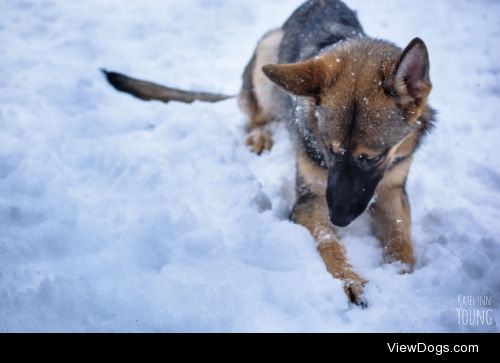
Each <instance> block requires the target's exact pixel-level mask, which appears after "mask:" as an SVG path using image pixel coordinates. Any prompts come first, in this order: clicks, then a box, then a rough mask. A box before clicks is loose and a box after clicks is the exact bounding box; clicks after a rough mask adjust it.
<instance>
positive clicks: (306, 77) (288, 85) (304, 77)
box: [262, 58, 328, 97]
mask: <svg viewBox="0 0 500 363" xmlns="http://www.w3.org/2000/svg"><path fill="white" fill-rule="evenodd" d="M262 71H263V72H264V73H265V75H266V76H267V77H268V78H269V79H270V80H271V81H273V82H274V83H276V84H277V85H278V86H280V87H281V88H283V89H284V90H285V91H288V92H290V93H293V94H294V95H297V96H305V97H317V96H318V95H319V94H320V92H321V88H322V87H323V85H324V83H325V80H326V78H327V76H328V74H327V73H328V66H327V64H326V61H325V60H324V59H321V58H317V59H312V60H308V61H305V62H300V63H293V64H269V65H267V66H264V67H263V68H262Z"/></svg>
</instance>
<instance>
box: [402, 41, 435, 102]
mask: <svg viewBox="0 0 500 363" xmlns="http://www.w3.org/2000/svg"><path fill="white" fill-rule="evenodd" d="M429 70H430V62H429V52H428V51H427V46H426V45H425V43H424V41H423V40H422V39H420V38H415V39H413V40H412V41H411V42H410V44H409V45H408V46H407V47H406V49H405V50H404V51H403V54H402V55H401V58H400V59H399V63H398V65H397V66H396V70H395V75H394V78H395V88H396V91H397V92H398V94H399V95H400V96H409V97H411V99H412V100H414V101H415V100H419V99H423V98H426V97H427V96H428V95H429V93H430V91H431V88H432V85H431V81H430V76H429Z"/></svg>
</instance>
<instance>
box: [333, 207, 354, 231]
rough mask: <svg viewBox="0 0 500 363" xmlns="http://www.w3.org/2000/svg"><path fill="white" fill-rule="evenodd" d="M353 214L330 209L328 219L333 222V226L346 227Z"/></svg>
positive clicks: (350, 221) (352, 218)
mask: <svg viewBox="0 0 500 363" xmlns="http://www.w3.org/2000/svg"><path fill="white" fill-rule="evenodd" d="M354 218H355V216H354V215H352V214H350V213H346V214H343V213H335V212H333V211H331V210H330V221H331V222H332V223H333V225H334V226H337V227H347V226H348V225H350V224H351V223H352V221H353V220H354Z"/></svg>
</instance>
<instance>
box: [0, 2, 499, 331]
mask: <svg viewBox="0 0 500 363" xmlns="http://www.w3.org/2000/svg"><path fill="white" fill-rule="evenodd" d="M300 3H301V0H274V1H270V0H266V1H264V0H262V1H260V0H259V1H255V0H185V1H177V0H148V1H143V0H128V1H121V0H106V1H101V0H85V1H64V0H0V331H153V332H159V331H162V332H168V331H182V332H184V331H208V332H211V331H348V332H356V331H404V332H406V331H429V332H438V331H458V332H461V331H473V332H476V331H499V329H500V310H499V308H500V305H499V304H500V223H499V222H500V162H499V156H498V147H499V142H500V108H499V105H500V86H499V84H500V63H499V61H498V59H499V57H500V49H499V47H500V45H499V43H498V39H499V37H500V22H499V17H498V14H500V2H499V1H495V0H489V1H488V0H483V1H468V0H446V1H445V0H440V1H435V0H419V1H413V2H409V1H406V0H384V1H369V0H348V1H347V3H348V4H349V5H350V6H351V7H353V8H355V9H357V10H358V12H359V16H360V19H361V22H362V23H363V25H364V27H365V30H366V31H367V33H368V34H370V35H372V36H375V37H380V38H384V39H389V40H392V41H394V42H396V43H397V44H399V45H400V46H405V45H406V44H407V43H408V42H409V41H410V40H411V39H412V38H413V37H414V36H420V37H422V38H423V39H424V40H425V41H426V42H427V44H428V46H429V50H430V54H431V58H432V79H433V82H434V91H433V94H432V104H433V105H434V107H435V108H437V109H438V110H439V112H440V113H439V118H438V121H439V122H438V127H437V128H436V129H435V131H434V132H433V134H432V135H431V136H430V137H429V138H428V139H427V142H426V143H425V144H424V145H423V147H422V148H421V150H420V151H419V153H418V156H417V157H416V160H415V163H414V167H413V169H412V172H411V176H410V179H409V195H410V199H411V203H412V213H413V219H414V224H413V238H414V244H415V249H416V256H417V261H418V265H417V270H416V271H415V273H414V274H412V275H399V274H398V273H397V269H396V268H395V267H394V266H390V265H384V264H382V253H381V248H380V246H379V244H378V242H377V241H376V240H375V239H374V238H373V237H371V235H370V234H369V231H368V229H367V228H366V227H365V226H364V225H363V221H361V222H359V223H357V224H356V225H355V226H354V227H353V228H352V229H351V230H350V231H348V232H346V233H345V236H344V239H343V241H344V243H345V245H346V247H347V249H348V253H349V256H350V258H351V260H352V262H353V264H354V266H355V268H356V269H357V270H358V271H359V272H360V273H361V274H362V275H363V276H365V277H366V278H367V279H369V280H370V283H369V284H368V285H367V288H366V297H367V299H368V301H369V303H370V307H369V308H368V309H366V310H362V309H360V308H358V307H353V306H349V305H348V304H347V302H346V298H345V296H344V293H343V291H342V288H341V284H340V283H339V282H338V281H335V280H333V279H332V278H331V277H330V276H329V274H328V273H327V272H326V270H325V267H324V265H323V263H322V261H321V259H320V258H319V257H318V255H317V253H316V250H315V245H314V242H313V240H312V238H311V237H310V236H309V234H308V233H307V232H306V231H305V230H304V229H303V228H302V227H300V226H296V225H293V224H291V223H290V222H288V221H287V215H288V213H289V210H290V208H291V203H292V200H293V182H294V164H293V157H292V156H291V146H290V143H289V141H288V140H287V137H286V132H285V131H284V130H283V128H280V127H278V128H277V135H278V136H277V137H276V140H275V141H276V146H275V148H274V150H273V151H272V152H271V153H270V154H266V155H264V156H262V157H260V158H259V157H257V156H254V155H252V154H251V153H249V152H248V151H247V150H246V147H245V146H244V145H243V142H242V139H243V135H244V130H243V128H244V124H245V120H244V117H243V116H242V115H241V114H240V112H239V111H238V109H237V106H236V102H235V101H234V100H229V101H227V102H223V103H220V104H217V105H206V104H195V105H193V106H186V105H181V104H170V105H164V104H160V103H142V102H139V101H137V100H135V99H133V98H130V97H128V96H126V95H123V94H119V93H116V92H115V91H114V90H112V89H111V88H110V87H109V86H108V85H107V84H106V83H105V82H104V80H103V77H102V75H101V74H100V73H99V72H98V69H99V68H101V67H106V68H108V69H112V70H117V71H121V72H124V73H129V74H131V75H135V76H137V77H141V78H146V79H152V80H156V81H158V82H161V83H165V84H169V85H172V86H177V87H183V88H188V89H196V90H198V89H199V90H209V91H210V90H212V91H218V92H226V93H232V94H235V93H236V92H237V91H238V89H239V86H240V75H241V72H242V69H243V67H244V65H245V63H246V61H247V60H248V59H249V57H250V56H251V53H252V51H253V47H254V45H255V43H256V41H257V40H258V38H259V37H260V36H261V35H262V34H263V33H264V32H265V31H267V30H268V29H270V28H272V27H275V26H278V25H280V24H281V23H282V22H283V21H284V20H285V19H286V17H288V15H289V14H290V13H291V12H292V11H293V10H294V9H295V8H296V7H297V6H298V5H299V4H300ZM459 296H487V297H490V298H491V299H492V303H493V306H491V307H490V306H488V307H474V308H473V309H468V310H469V311H479V312H480V313H482V314H483V315H484V314H485V310H487V311H486V313H487V315H489V317H490V318H491V317H492V315H494V317H495V321H493V322H490V323H491V324H487V323H488V321H485V322H483V324H480V325H471V324H470V322H469V324H466V325H464V324H463V321H459V319H458V315H457V308H463V307H464V306H463V304H459V301H458V298H459ZM469 308H470V306H469ZM490 309H491V311H490Z"/></svg>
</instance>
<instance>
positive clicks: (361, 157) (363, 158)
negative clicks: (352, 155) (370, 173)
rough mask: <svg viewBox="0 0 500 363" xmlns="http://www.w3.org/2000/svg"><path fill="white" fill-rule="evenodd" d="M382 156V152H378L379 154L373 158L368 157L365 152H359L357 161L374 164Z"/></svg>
mask: <svg viewBox="0 0 500 363" xmlns="http://www.w3.org/2000/svg"><path fill="white" fill-rule="evenodd" d="M383 157H384V154H380V155H379V156H377V157H374V158H370V157H369V156H368V155H366V154H361V155H359V156H358V162H360V163H369V164H375V163H378V162H379V161H380V160H382V158H383Z"/></svg>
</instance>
